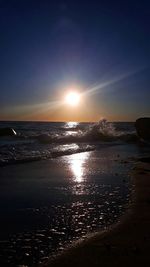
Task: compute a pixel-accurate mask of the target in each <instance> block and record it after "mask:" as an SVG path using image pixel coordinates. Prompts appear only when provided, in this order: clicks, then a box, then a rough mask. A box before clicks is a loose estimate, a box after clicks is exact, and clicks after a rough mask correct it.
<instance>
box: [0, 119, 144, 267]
mask: <svg viewBox="0 0 150 267" xmlns="http://www.w3.org/2000/svg"><path fill="white" fill-rule="evenodd" d="M29 125H30V129H31V124H29ZM80 126H81V125H80ZM32 127H33V124H32ZM63 127H64V125H63ZM33 128H34V134H35V126H34V127H33ZM33 128H32V130H33ZM59 128H61V127H60V125H59ZM80 128H81V127H80ZM37 129H38V127H37ZM17 131H18V130H17ZM57 131H58V129H57ZM55 134H56V133H55ZM68 134H69V133H68V131H67V135H68ZM30 135H31V133H30ZM20 138H22V137H20ZM18 140H19V145H18V143H16V142H18ZM20 142H22V141H20V139H17V140H16V139H15V140H12V139H11V140H6V139H5V140H1V146H2V148H3V150H2V152H1V153H2V160H4V151H5V156H6V157H7V154H8V155H9V153H10V152H11V149H10V147H11V148H12V147H14V151H15V152H13V155H12V157H14V154H15V153H16V155H17V157H19V154H18V153H19V152H18V150H17V149H18V148H16V147H17V145H18V147H19V149H20V151H21V152H20V156H21V157H22V156H23V153H24V152H22V150H21V147H22V143H20ZM23 142H25V140H24V139H23ZM27 143H28V144H27V147H26V149H25V153H29V154H30V153H31V151H32V152H33V151H34V150H33V147H34V146H36V147H37V148H38V150H37V151H39V150H40V149H41V150H40V151H42V152H43V151H44V150H47V153H51V149H52V151H54V149H57V150H58V147H56V146H57V145H56V144H54V143H52V144H47V143H46V144H45V143H44V144H40V143H37V141H35V143H34V144H32V145H31V146H30V145H29V140H28V138H27ZM89 145H90V146H92V148H93V149H91V151H88V150H86V152H82V153H77V152H78V150H77V149H76V148H77V147H78V148H79V149H80V150H81V151H82V148H83V147H85V146H86V147H87V146H89ZM48 146H49V149H48ZM59 146H64V149H66V151H67V154H68V155H65V154H64V153H63V156H61V154H59V157H58V155H57V158H56V157H50V158H49V159H47V157H46V158H44V157H43V158H41V159H40V161H36V162H30V163H29V162H28V163H27V162H25V163H24V164H16V161H14V162H11V163H14V164H11V165H10V164H4V165H3V166H1V167H0V175H1V179H0V188H1V194H0V214H1V219H0V229H1V231H0V266H9V267H10V266H21V265H22V266H23V265H25V266H36V265H37V263H40V262H43V261H45V260H47V258H48V257H50V256H52V255H53V254H55V253H56V252H58V251H61V250H63V249H64V248H65V247H66V246H67V245H69V244H70V243H72V242H73V241H74V240H78V239H80V238H85V237H86V236H87V235H88V234H89V233H91V232H94V231H97V230H99V229H103V228H106V227H108V226H109V225H110V224H112V223H114V222H116V221H117V220H118V219H119V217H120V215H121V214H122V212H123V211H124V209H125V206H126V204H127V203H128V200H129V196H130V189H131V185H130V176H129V172H130V169H131V166H132V164H133V162H132V161H131V160H129V157H130V158H132V157H136V156H138V155H143V153H146V152H145V151H144V148H139V147H138V146H137V145H135V144H132V145H131V144H130V145H128V144H123V143H119V142H117V143H116V141H114V142H111V143H110V142H109V143H107V142H106V143H105V144H104V143H102V142H101V141H100V142H98V141H97V142H96V143H95V141H94V143H86V144H82V143H81V142H80V143H78V142H77V143H69V144H67V143H66V144H62V145H60V144H59ZM71 146H72V149H71V148H70V147H71ZM82 146H83V147H82ZM7 149H8V150H7ZM61 149H62V148H61ZM69 149H70V152H69V153H68V151H69ZM16 151H17V152H16ZM59 151H60V150H59ZM74 152H75V154H74Z"/></svg>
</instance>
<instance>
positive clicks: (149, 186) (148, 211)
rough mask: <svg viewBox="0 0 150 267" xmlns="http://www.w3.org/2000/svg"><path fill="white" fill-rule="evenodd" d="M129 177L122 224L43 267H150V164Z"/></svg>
mask: <svg viewBox="0 0 150 267" xmlns="http://www.w3.org/2000/svg"><path fill="white" fill-rule="evenodd" d="M132 177H133V185H134V186H133V195H132V200H131V203H130V204H129V208H128V210H127V212H126V214H125V215H123V216H122V218H121V221H120V222H119V223H118V224H116V225H114V226H112V227H111V228H110V229H107V230H106V231H103V232H101V233H98V234H95V235H93V236H92V237H90V238H88V239H86V240H85V241H81V242H79V243H78V244H75V245H74V247H72V248H70V249H68V250H67V251H66V252H64V253H63V254H62V255H60V256H58V257H57V258H55V259H54V260H51V261H49V262H48V263H45V264H44V265H42V267H57V266H61V267H63V266H64V267H67V266H68V267H70V266H72V267H74V266H82V267H83V266H86V267H87V266H92V267H96V266H102V267H106V266H115V267H117V266H119V267H120V266H144V267H146V266H150V164H149V163H145V162H137V163H136V165H135V168H134V170H133V173H132Z"/></svg>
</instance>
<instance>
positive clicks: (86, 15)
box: [0, 0, 150, 121]
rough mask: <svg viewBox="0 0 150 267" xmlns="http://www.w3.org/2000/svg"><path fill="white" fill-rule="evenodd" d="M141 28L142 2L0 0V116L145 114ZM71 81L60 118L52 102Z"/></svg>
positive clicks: (145, 30)
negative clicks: (73, 103) (72, 93)
mask: <svg viewBox="0 0 150 267" xmlns="http://www.w3.org/2000/svg"><path fill="white" fill-rule="evenodd" d="M149 27H150V2H149V1H132V0H131V1H106V0H105V1H81V0H80V1H71V0H70V1H65V0H64V1H50V0H49V1H48V0H47V1H46V0H41V1H38V0H10V1H9V0H8V1H7V0H3V1H2V0H0V74H1V75H0V77H1V78H0V90H1V97H0V105H1V117H0V119H7V120H9V119H31V120H36V119H37V120H82V121H83V120H87V121H89V120H97V119H98V118H100V117H106V118H108V119H110V120H135V119H136V118H137V117H139V116H150V105H149V100H150V88H149V86H150V28H149ZM120 77H121V78H120ZM114 80H115V81H114ZM102 83H108V84H107V85H106V86H103V87H102V86H101V84H102ZM72 85H73V86H74V87H77V88H78V87H79V88H80V91H81V92H82V93H85V99H82V105H80V106H79V107H78V110H77V109H76V110H74V111H71V112H70V114H69V115H68V109H67V108H65V107H60V106H59V105H56V106H57V107H55V105H54V103H55V101H61V99H62V98H63V96H64V94H65V91H66V90H67V89H68V88H69V87H70V86H72ZM95 85H97V90H93V91H92V90H91V89H92V88H93V86H95ZM89 89H90V90H91V91H90V92H89ZM86 92H87V93H86ZM87 107H88V110H87Z"/></svg>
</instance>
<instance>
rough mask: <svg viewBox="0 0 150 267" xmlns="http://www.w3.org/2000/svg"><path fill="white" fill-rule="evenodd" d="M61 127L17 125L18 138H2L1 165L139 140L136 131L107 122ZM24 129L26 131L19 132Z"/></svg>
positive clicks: (72, 124)
mask: <svg viewBox="0 0 150 267" xmlns="http://www.w3.org/2000/svg"><path fill="white" fill-rule="evenodd" d="M60 124H61V123H57V125H55V124H53V123H47V124H46V125H45V124H40V123H36V124H34V125H33V123H28V125H27V124H26V125H25V124H23V125H19V123H18V124H17V126H18V129H17V136H14V137H9V138H6V139H5V138H4V139H3V138H1V139H0V166H3V165H7V164H18V163H27V162H32V161H38V160H43V159H48V158H54V157H59V156H63V155H69V154H74V153H79V152H85V151H91V150H96V149H99V147H102V146H104V145H105V146H108V145H116V144H120V142H121V143H122V142H128V143H129V142H133V143H135V142H136V141H137V136H136V134H135V131H134V128H130V127H126V129H125V131H124V130H122V125H120V124H119V127H118V128H117V127H116V124H114V123H110V122H108V121H107V120H106V119H102V120H100V121H99V122H97V123H86V124H85V123H70V124H69V125H68V124H67V126H66V125H60ZM15 125H16V124H15ZM25 126H26V128H25ZM27 126H28V128H27ZM127 126H128V125H127ZM19 127H20V128H19ZM21 127H22V128H23V127H24V128H25V129H24V128H23V131H22V132H21V131H20V132H19V129H22V128H21ZM60 128H61V130H60ZM63 129H64V130H63ZM131 129H132V130H131ZM15 130H16V128H15Z"/></svg>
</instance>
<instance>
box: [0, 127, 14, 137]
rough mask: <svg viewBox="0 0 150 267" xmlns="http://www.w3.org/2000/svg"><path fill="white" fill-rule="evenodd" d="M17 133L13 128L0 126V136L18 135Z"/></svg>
mask: <svg viewBox="0 0 150 267" xmlns="http://www.w3.org/2000/svg"><path fill="white" fill-rule="evenodd" d="M16 135H17V133H16V132H15V130H14V129H12V128H9V127H7V128H0V136H16Z"/></svg>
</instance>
